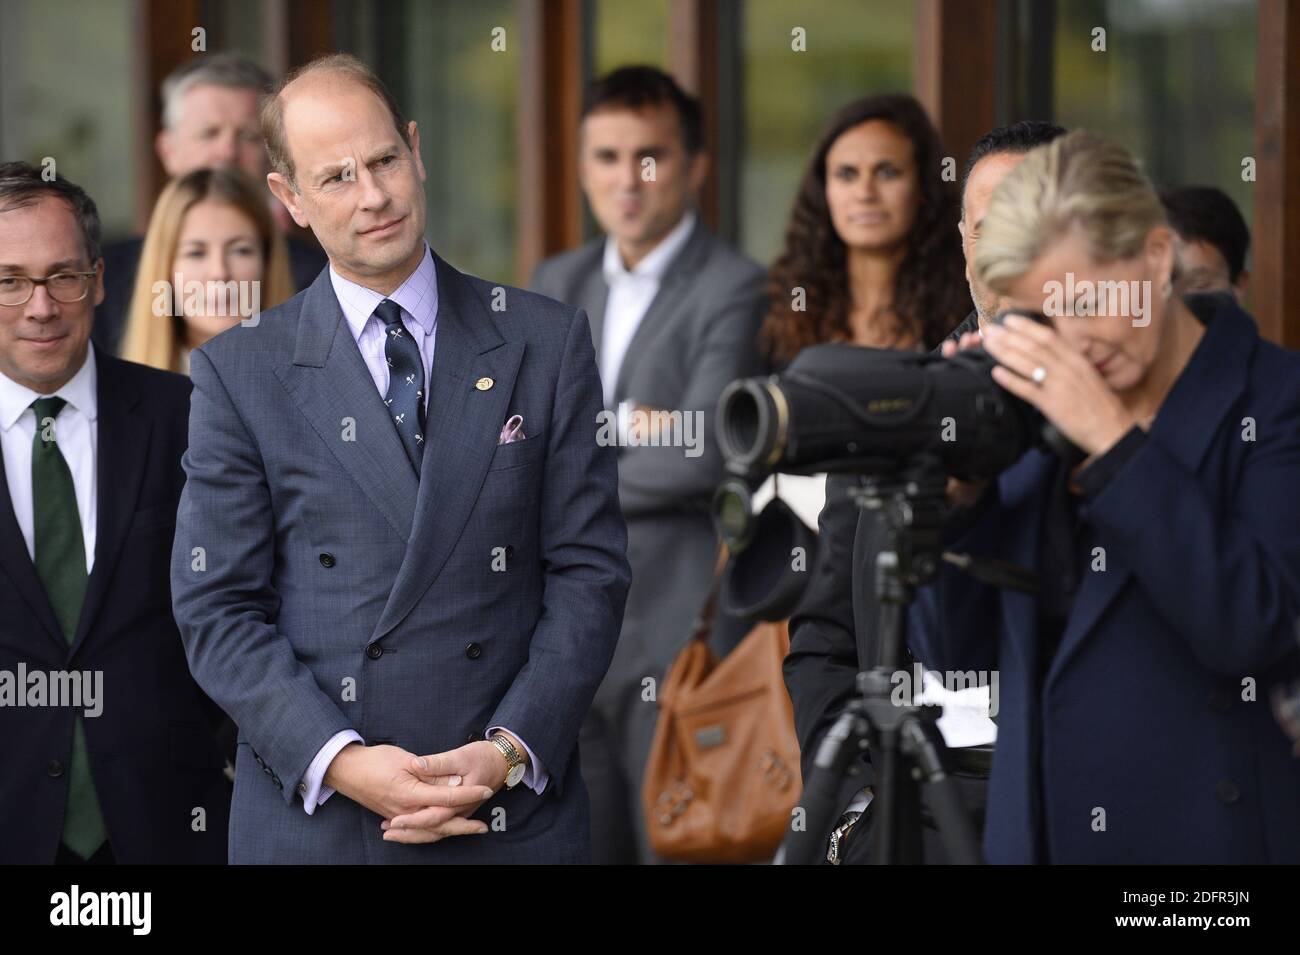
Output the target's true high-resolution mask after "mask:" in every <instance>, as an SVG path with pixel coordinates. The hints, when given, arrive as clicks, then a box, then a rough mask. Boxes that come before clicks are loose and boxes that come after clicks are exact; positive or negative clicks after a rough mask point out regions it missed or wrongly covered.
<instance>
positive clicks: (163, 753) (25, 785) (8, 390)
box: [0, 162, 230, 864]
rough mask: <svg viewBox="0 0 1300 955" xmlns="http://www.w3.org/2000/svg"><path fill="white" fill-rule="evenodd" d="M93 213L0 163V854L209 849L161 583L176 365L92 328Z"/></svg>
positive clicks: (188, 854)
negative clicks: (118, 350)
mask: <svg viewBox="0 0 1300 955" xmlns="http://www.w3.org/2000/svg"><path fill="white" fill-rule="evenodd" d="M99 236H100V230H99V214H98V212H97V210H96V208H95V203H94V202H93V201H92V200H91V199H90V197H89V196H87V195H86V193H85V192H84V191H83V190H82V189H81V188H80V187H78V186H76V185H74V184H73V183H71V182H69V181H68V180H66V179H63V178H61V177H56V178H55V179H53V180H51V181H48V182H47V181H46V180H45V179H44V178H42V174H41V171H40V170H39V169H37V168H34V167H32V166H30V165H28V164H27V163H18V162H12V163H4V164H3V165H0V451H2V452H3V453H2V455H0V471H2V472H3V479H0V486H2V487H3V489H4V490H5V491H7V493H0V739H3V740H4V743H3V747H4V757H3V760H2V764H3V772H2V773H0V864H11V863H46V864H48V863H58V864H82V863H91V864H101V863H113V862H122V863H221V862H222V861H224V859H225V855H226V852H225V849H226V826H227V819H228V816H229V812H230V784H229V783H228V782H227V781H226V779H225V778H224V776H223V775H222V772H221V769H222V762H223V761H222V757H221V753H220V750H219V749H218V747H217V745H216V742H215V741H214V739H213V735H212V729H211V727H212V726H214V725H216V723H217V722H218V721H219V719H220V716H221V714H220V711H219V710H218V709H217V708H216V707H215V706H214V705H213V704H212V702H211V701H210V700H208V698H207V697H205V696H204V695H203V693H202V692H201V691H200V690H199V688H198V686H197V685H196V684H195V683H194V680H193V679H192V678H191V677H190V673H189V667H188V665H187V663H186V661H185V655H184V652H183V649H182V646H181V641H180V634H179V633H178V632H177V629H176V624H175V621H174V620H173V618H172V614H171V593H170V586H169V582H168V575H169V561H170V556H171V544H172V537H173V533H174V530H175V525H176V508H177V505H178V502H179V500H180V493H181V487H182V486H183V484H184V480H185V476H184V472H183V471H182V470H181V465H180V461H181V455H182V454H183V453H184V452H185V448H186V445H187V443H188V433H187V431H188V421H189V400H190V399H189V396H190V384H189V381H188V380H187V379H185V378H183V377H181V376H180V375H173V374H170V373H168V372H163V371H157V370H155V369H152V368H146V367H144V366H142V365H135V364H131V363H129V362H124V361H120V360H118V359H116V358H113V357H112V356H110V355H107V354H105V353H103V352H102V351H97V350H96V349H95V348H93V347H91V346H90V329H91V323H92V320H93V315H94V309H95V305H96V304H97V303H98V302H99V301H101V300H102V299H103V297H104V274H103V259H102V257H101V255H100V247H99Z"/></svg>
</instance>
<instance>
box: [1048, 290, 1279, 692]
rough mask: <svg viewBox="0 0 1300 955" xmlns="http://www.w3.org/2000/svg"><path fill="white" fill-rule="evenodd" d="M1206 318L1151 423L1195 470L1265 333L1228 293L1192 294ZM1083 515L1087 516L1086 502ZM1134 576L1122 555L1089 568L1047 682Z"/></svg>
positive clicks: (1152, 436) (1162, 441) (1165, 445)
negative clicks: (1197, 341)
mask: <svg viewBox="0 0 1300 955" xmlns="http://www.w3.org/2000/svg"><path fill="white" fill-rule="evenodd" d="M1187 304H1188V305H1189V306H1191V307H1192V309H1193V311H1195V312H1196V313H1197V314H1198V315H1200V316H1201V318H1202V320H1204V321H1205V322H1206V329H1205V334H1204V336H1203V337H1202V338H1201V341H1200V344H1199V345H1197V347H1196V351H1195V352H1193V353H1192V358H1191V360H1190V361H1189V362H1188V363H1187V367H1186V368H1185V369H1183V373H1182V374H1181V375H1179V376H1178V380H1177V381H1175V382H1174V386H1173V388H1171V389H1170V391H1169V395H1168V397H1166V398H1165V402H1164V404H1163V405H1161V407H1160V410H1159V412H1157V414H1156V419H1155V421H1153V422H1152V424H1151V431H1150V433H1149V434H1148V436H1147V440H1148V441H1155V442H1156V443H1158V444H1159V445H1160V447H1161V449H1162V450H1164V451H1166V452H1168V453H1169V454H1171V455H1172V456H1173V457H1174V459H1175V460H1176V461H1178V463H1179V464H1181V465H1182V466H1183V467H1184V468H1185V469H1186V470H1187V471H1188V472H1189V473H1197V472H1198V471H1199V470H1200V467H1201V462H1202V461H1203V460H1204V458H1205V453H1206V451H1208V450H1209V447H1210V444H1211V442H1213V441H1214V439H1215V437H1216V436H1217V435H1218V434H1219V433H1220V430H1221V429H1222V427H1223V425H1224V420H1223V419H1224V418H1225V417H1226V416H1227V414H1228V411H1229V410H1230V409H1231V408H1232V406H1233V404H1234V403H1235V402H1236V400H1237V398H1238V397H1239V396H1240V395H1241V393H1242V391H1244V390H1245V388H1246V385H1247V382H1248V377H1249V373H1250V360H1251V356H1252V354H1253V353H1254V349H1255V344H1256V342H1257V341H1258V339H1259V333H1258V331H1257V330H1256V328H1255V325H1254V322H1253V320H1252V319H1251V318H1250V316H1249V315H1247V314H1246V313H1245V312H1243V311H1242V310H1241V309H1240V308H1239V307H1238V306H1237V305H1236V303H1235V302H1233V301H1231V300H1229V299H1227V298H1226V297H1219V296H1213V297H1200V298H1199V299H1198V298H1189V299H1188V300H1187ZM1083 516H1084V518H1085V519H1086V518H1087V508H1086V505H1085V507H1084V510H1083ZM1132 575H1133V568H1131V567H1129V566H1128V565H1127V564H1126V563H1125V561H1124V558H1123V555H1121V554H1112V553H1110V552H1109V551H1108V552H1107V553H1106V572H1105V573H1093V572H1092V571H1091V569H1089V570H1086V571H1085V572H1084V577H1083V583H1082V585H1081V586H1080V588H1079V594H1078V597H1077V598H1076V600H1075V607H1074V613H1072V614H1071V615H1070V622H1069V625H1068V626H1067V627H1066V631H1065V634H1064V636H1063V637H1062V638H1061V646H1060V649H1059V650H1058V651H1057V654H1056V659H1055V660H1053V662H1052V667H1051V670H1050V671H1049V672H1048V674H1047V683H1048V684H1049V685H1050V683H1051V681H1052V680H1053V679H1055V677H1056V676H1057V674H1059V673H1060V672H1061V670H1062V669H1063V668H1064V667H1065V665H1066V664H1067V663H1068V661H1069V658H1070V657H1071V656H1072V655H1073V654H1074V653H1075V652H1077V651H1078V649H1079V647H1080V646H1081V645H1082V643H1083V641H1084V639H1085V638H1086V637H1087V636H1088V635H1089V634H1090V633H1091V632H1092V630H1093V628H1094V627H1095V626H1096V624H1097V621H1098V620H1100V619H1101V616H1102V614H1103V613H1105V611H1106V609H1107V608H1108V607H1109V606H1110V605H1111V604H1112V603H1113V602H1114V601H1115V600H1116V598H1117V597H1118V596H1119V594H1120V591H1121V590H1122V589H1123V586H1124V584H1125V583H1127V582H1128V579H1129V578H1130V577H1131V576H1132Z"/></svg>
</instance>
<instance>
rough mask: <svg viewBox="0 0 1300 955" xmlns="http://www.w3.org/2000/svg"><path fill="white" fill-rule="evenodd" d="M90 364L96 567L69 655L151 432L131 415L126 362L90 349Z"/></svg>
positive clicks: (97, 600) (122, 534)
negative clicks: (95, 417) (92, 363)
mask: <svg viewBox="0 0 1300 955" xmlns="http://www.w3.org/2000/svg"><path fill="white" fill-rule="evenodd" d="M95 365H96V368H95V373H96V377H97V381H96V385H95V393H96V400H97V401H98V403H99V416H98V420H97V421H96V428H97V429H98V435H97V438H96V458H97V460H96V462H95V486H96V492H95V500H96V515H95V568H94V570H92V571H91V572H90V578H89V579H88V580H87V581H86V599H85V601H84V602H83V603H82V605H81V617H80V618H79V619H78V621H77V630H76V634H75V635H74V637H73V640H72V650H71V652H70V653H69V657H72V656H73V655H75V654H76V652H77V651H78V650H79V649H80V648H81V644H82V643H83V642H84V641H85V639H86V634H87V633H88V632H89V631H90V626H91V624H93V623H94V622H95V617H96V616H97V615H98V613H99V609H100V607H101V606H102V605H103V603H104V598H105V596H106V595H107V594H108V585H109V584H110V583H111V582H112V579H113V574H114V571H116V569H117V563H118V555H119V554H120V553H121V550H122V543H123V541H125V539H126V534H127V531H128V530H130V527H131V517H132V515H134V514H135V508H136V503H137V502H138V501H139V499H140V485H141V483H142V481H143V479H144V465H145V461H146V460H147V458H148V456H149V435H150V432H151V431H152V429H153V423H152V421H151V420H150V419H149V417H148V416H147V415H142V414H135V413H133V412H134V410H135V408H136V406H137V405H138V404H139V403H140V392H139V391H138V390H137V388H136V386H135V383H134V382H133V381H132V380H131V377H130V376H129V375H127V374H126V370H127V366H126V363H125V362H123V361H120V360H119V359H117V358H114V357H112V356H111V355H105V354H104V353H103V352H101V351H100V350H99V349H95ZM150 570H152V569H150ZM55 632H56V633H57V632H58V631H57V630H56V631H55Z"/></svg>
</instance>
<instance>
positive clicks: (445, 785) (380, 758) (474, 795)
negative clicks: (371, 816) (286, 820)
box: [324, 743, 505, 842]
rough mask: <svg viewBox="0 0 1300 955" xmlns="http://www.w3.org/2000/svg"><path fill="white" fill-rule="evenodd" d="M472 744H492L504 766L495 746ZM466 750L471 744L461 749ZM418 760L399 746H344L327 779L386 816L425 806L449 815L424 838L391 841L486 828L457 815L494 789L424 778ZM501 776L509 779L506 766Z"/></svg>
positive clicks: (447, 774) (462, 781)
mask: <svg viewBox="0 0 1300 955" xmlns="http://www.w3.org/2000/svg"><path fill="white" fill-rule="evenodd" d="M472 745H484V746H487V747H488V749H490V750H492V751H493V752H495V753H496V754H497V758H498V759H499V760H500V763H501V765H504V764H505V757H504V756H502V755H501V753H500V752H499V751H498V750H497V748H496V747H495V746H493V745H492V744H490V743H484V744H472ZM466 748H468V747H462V749H466ZM455 752H460V750H456V751H455ZM446 755H450V754H446ZM427 758H432V759H437V758H438V757H427ZM416 759H417V757H416V756H415V754H414V753H408V752H407V751H406V750H404V749H402V748H401V747H400V746H386V745H382V746H362V745H361V744H360V743H349V744H348V745H347V746H345V747H343V749H341V750H339V753H338V755H337V756H335V757H334V759H333V761H332V762H331V763H330V765H329V769H328V770H326V772H325V780H324V782H325V785H327V786H329V787H330V788H331V789H334V790H337V791H338V792H340V793H342V794H343V795H344V796H346V797H347V798H349V799H351V800H352V801H353V802H356V803H360V804H361V805H362V806H365V807H366V808H367V809H369V810H370V811H371V812H373V813H375V814H376V815H377V816H379V817H380V818H382V819H385V820H387V819H392V818H394V817H409V816H410V815H411V814H413V813H419V812H420V811H421V810H424V811H432V810H431V808H430V807H432V808H433V809H436V810H437V811H438V812H439V813H440V814H445V815H442V816H441V819H440V821H439V822H436V823H431V824H430V825H429V826H428V827H427V828H425V829H423V830H421V832H422V834H423V835H424V838H420V839H397V840H390V841H397V842H437V841H438V840H440V839H443V838H446V837H447V836H463V835H473V834H475V833H480V832H487V825H486V824H485V823H483V822H480V821H478V820H476V819H466V818H464V817H463V816H462V815H459V814H458V813H459V812H460V810H462V809H467V811H466V812H465V814H464V815H468V814H469V813H472V812H473V811H474V810H475V809H477V808H478V807H479V806H481V805H482V804H483V802H484V801H485V800H487V799H489V798H491V796H492V794H493V792H494V790H493V789H492V788H491V787H488V786H483V785H478V784H476V783H473V781H466V780H465V779H460V780H456V781H455V782H454V783H453V781H452V780H451V779H444V780H443V781H440V782H438V783H430V782H425V781H424V780H422V779H420V778H419V777H418V776H416V774H415V773H414V772H413V770H414V769H415V768H416V765H417V764H416ZM485 762H486V761H485ZM431 775H432V774H431ZM439 775H442V776H444V777H450V776H454V775H457V774H456V773H454V772H451V771H448V772H444V773H441V774H439ZM500 778H501V779H503V780H504V778H505V771H504V770H501V773H500ZM467 807H468V808H467ZM385 825H386V824H385ZM389 835H391V833H386V834H385V836H384V838H385V839H388V838H389Z"/></svg>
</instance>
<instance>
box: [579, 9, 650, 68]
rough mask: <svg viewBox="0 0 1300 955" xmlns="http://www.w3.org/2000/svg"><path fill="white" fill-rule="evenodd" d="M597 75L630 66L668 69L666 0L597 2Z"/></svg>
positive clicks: (595, 64) (595, 65) (594, 61)
mask: <svg viewBox="0 0 1300 955" xmlns="http://www.w3.org/2000/svg"><path fill="white" fill-rule="evenodd" d="M594 12H595V17H594V19H595V43H594V55H593V58H592V59H593V64H592V65H593V68H594V70H595V74H596V75H597V76H601V75H603V74H605V73H608V72H609V71H610V70H613V69H616V68H618V67H620V66H627V65H628V64H630V63H648V64H650V65H651V66H658V67H660V68H662V69H667V68H668V0H638V2H637V3H629V2H628V0H596V2H595V11H594Z"/></svg>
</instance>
